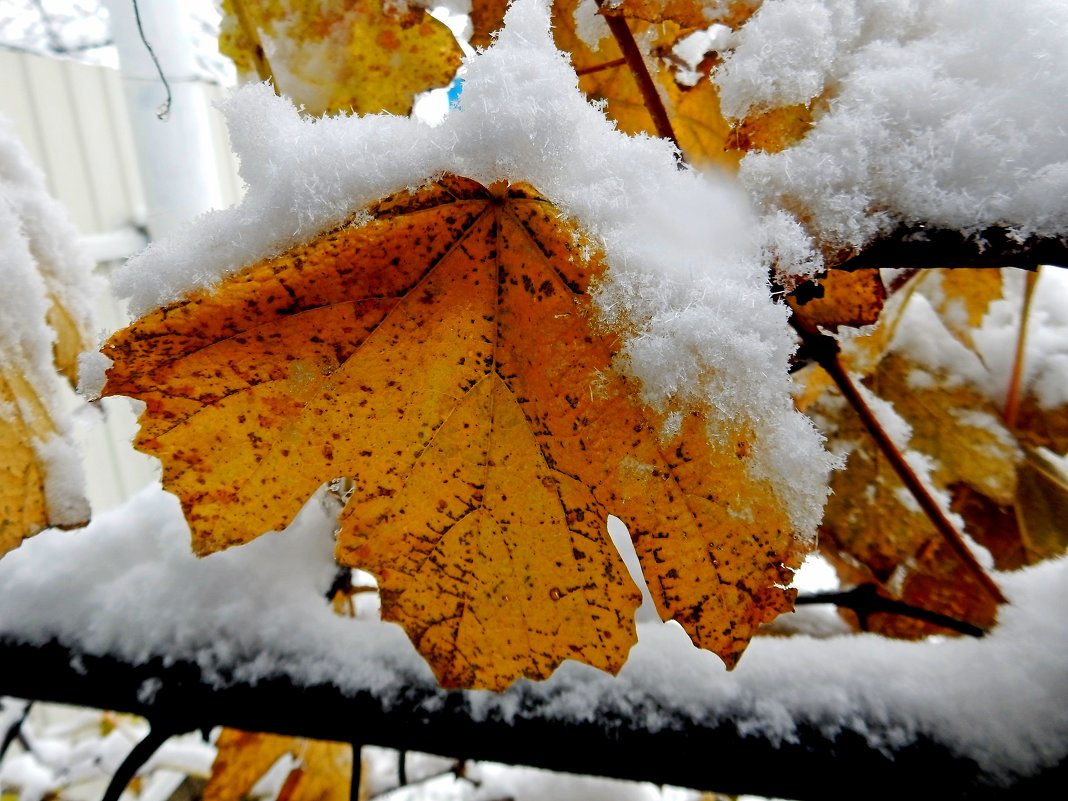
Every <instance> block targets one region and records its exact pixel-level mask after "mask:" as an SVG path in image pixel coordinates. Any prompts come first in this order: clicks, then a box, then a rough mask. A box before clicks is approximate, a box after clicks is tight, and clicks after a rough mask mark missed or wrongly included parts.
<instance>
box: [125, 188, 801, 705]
mask: <svg viewBox="0 0 1068 801" xmlns="http://www.w3.org/2000/svg"><path fill="white" fill-rule="evenodd" d="M367 214H368V217H369V222H366V223H364V224H361V225H348V226H344V227H341V228H338V229H336V230H333V231H330V232H328V233H325V234H322V235H320V236H319V237H318V238H316V239H314V240H313V241H311V242H309V243H308V244H306V245H304V246H299V247H296V248H293V249H291V250H289V251H288V252H286V253H284V254H282V255H281V256H279V257H277V258H275V259H272V260H267V261H264V262H260V263H258V264H254V265H252V266H249V267H247V268H246V269H245V270H243V271H242V272H239V273H237V274H235V275H233V276H231V277H230V278H227V279H225V280H224V281H223V282H222V283H221V284H220V285H219V286H218V287H217V288H216V289H215V290H213V291H210V292H209V291H204V290H201V291H199V292H196V293H194V294H192V295H191V296H189V297H188V298H187V299H185V300H182V301H179V302H177V303H174V304H172V305H170V306H168V307H166V308H163V309H159V310H157V311H154V312H151V313H149V314H147V315H146V316H145V317H143V318H142V319H140V320H139V321H137V322H135V323H134V324H133V325H132V326H130V327H129V328H128V329H126V330H125V331H121V332H119V333H118V334H116V335H115V336H114V337H112V338H111V340H110V341H109V342H108V343H107V344H106V345H105V347H104V353H105V354H106V355H108V356H109V357H111V358H112V359H113V360H114V366H113V367H112V368H111V370H110V371H109V374H108V382H107V385H106V387H105V390H104V394H105V395H127V396H130V397H135V398H138V399H140V400H142V401H144V402H145V403H146V404H147V408H146V411H145V413H144V415H143V417H142V420H141V431H140V433H139V435H138V437H137V440H136V445H137V447H138V448H139V449H141V450H143V451H145V452H146V453H150V454H153V455H155V456H158V457H159V458H160V459H161V460H162V462H163V476H164V483H165V486H166V487H167V488H168V489H170V490H171V491H172V492H174V493H175V494H177V495H178V496H179V498H180V499H181V501H182V505H183V508H184V510H185V513H186V517H187V520H188V521H189V524H190V528H191V530H192V536H193V547H194V550H195V551H196V552H197V553H200V554H207V553H210V552H212V551H216V550H218V549H220V548H224V547H227V546H229V545H234V544H239V543H244V542H247V541H249V540H251V539H253V538H255V537H257V536H258V535H259V534H261V533H262V532H264V531H268V530H271V529H281V528H283V527H285V526H286V525H287V524H288V523H289V522H290V521H291V520H292V519H293V516H294V515H295V514H296V512H297V511H298V510H299V508H300V507H301V505H302V504H303V503H304V501H305V500H306V499H307V498H308V497H309V496H310V495H311V494H312V493H313V492H314V491H315V490H316V488H318V487H319V486H320V485H321V484H323V483H324V482H327V481H330V480H331V479H334V478H335V477H339V476H348V477H351V478H352V480H353V482H354V490H353V492H352V495H351V497H350V498H349V500H348V503H347V506H346V507H345V509H344V510H343V512H342V514H341V527H340V531H339V534H338V542H337V555H338V559H339V561H340V562H341V563H342V564H344V565H347V566H352V567H359V568H362V569H365V570H368V571H370V572H372V573H374V574H375V576H376V577H377V579H378V584H379V587H380V589H381V595H382V616H383V618H385V619H387V620H392V621H396V622H398V623H400V624H401V625H402V626H403V627H404V628H405V629H406V630H407V632H408V634H409V636H410V637H411V639H412V641H413V642H414V643H415V645H416V647H417V648H418V649H419V651H420V652H421V653H422V654H423V655H424V656H425V657H426V658H427V660H428V661H429V662H430V664H431V666H432V668H433V669H434V671H435V673H436V675H437V677H438V679H439V681H440V682H441V683H442V684H443V685H444V686H447V687H458V686H464V687H485V688H494V689H500V688H503V687H506V686H507V685H509V684H510V683H511V682H512V681H514V680H515V679H517V678H520V677H524V676H525V677H532V678H541V677H545V676H548V675H549V674H550V673H551V672H552V671H553V670H554V669H555V668H556V666H557V665H558V664H559V663H560V662H561V661H562V660H564V659H567V658H571V659H577V660H580V661H583V662H586V663H588V664H592V665H595V666H597V667H599V668H603V669H605V670H609V671H612V672H615V671H617V670H618V669H619V668H620V667H621V666H622V664H623V662H624V660H625V659H626V656H627V653H628V650H629V648H630V647H631V645H632V644H633V643H634V639H635V630H634V621H633V615H634V611H635V609H636V607H637V605H638V603H639V601H640V596H639V593H638V590H637V588H636V587H635V586H634V584H633V582H632V580H631V579H630V577H629V575H628V573H627V570H626V568H625V567H624V565H623V562H622V560H621V558H620V556H619V555H618V553H617V552H616V550H615V549H614V547H613V546H612V544H611V542H610V540H609V538H608V535H607V527H606V526H607V517H608V515H609V514H614V515H617V516H618V517H620V518H621V519H623V521H624V522H626V523H627V525H628V526H629V529H630V532H631V537H632V539H633V542H634V545H635V548H636V550H637V553H638V557H639V560H640V562H641V566H642V570H643V571H644V574H645V578H646V581H647V582H648V584H649V587H650V590H651V592H652V595H653V598H654V599H655V601H656V604H657V607H658V609H659V611H660V613H661V615H663V616H664V617H665V618H674V619H676V620H678V621H679V622H680V623H681V624H682V625H683V626H684V628H685V629H686V630H687V631H688V632H689V633H690V635H691V637H692V638H693V640H694V641H695V643H697V644H698V645H699V646H700V647H702V648H706V649H709V650H712V651H714V652H716V653H717V654H719V655H720V656H721V657H722V658H723V660H724V661H725V662H726V663H727V664H728V665H733V664H734V663H735V662H736V661H737V659H738V658H739V656H740V654H741V652H742V651H743V650H744V648H745V646H746V644H747V642H748V640H749V638H750V637H751V635H752V634H753V632H754V631H755V629H756V628H757V627H758V626H759V625H760V624H761V623H763V622H765V621H767V620H770V619H772V618H774V617H775V616H776V615H777V614H778V613H780V612H782V611H785V610H787V609H789V608H790V607H791V604H792V597H793V593H792V591H789V590H784V589H783V585H785V584H787V583H788V582H789V580H790V575H791V570H790V568H792V567H796V566H797V565H798V564H799V562H800V559H801V558H802V556H803V552H802V551H803V548H802V546H801V545H800V544H799V543H798V542H797V541H796V540H795V539H794V538H793V536H792V534H791V525H790V522H789V520H788V518H787V515H786V513H785V511H784V508H783V505H782V504H781V503H780V501H779V498H778V494H777V492H776V490H775V488H774V487H772V486H771V485H770V484H769V483H768V482H767V481H764V480H758V479H756V478H754V477H753V473H754V471H752V470H750V469H749V462H750V454H751V450H752V448H751V442H752V440H753V435H752V433H751V432H750V431H748V430H747V429H745V428H739V429H737V430H720V431H718V432H716V437H715V438H714V441H710V438H709V436H708V428H709V423H708V419H707V418H706V417H705V415H704V414H703V413H702V412H701V411H700V410H695V409H691V410H689V411H687V412H685V413H684V414H680V415H676V416H675V417H674V418H673V419H672V421H671V423H672V424H671V425H668V421H667V419H666V418H665V416H664V415H663V414H661V413H659V412H657V411H655V410H653V409H651V408H649V407H648V406H647V405H645V404H644V403H642V402H641V401H640V400H639V398H638V387H637V386H636V384H635V382H634V381H633V380H628V379H626V378H624V377H623V376H622V375H621V374H619V373H618V372H616V371H615V370H614V369H613V366H612V363H613V358H614V357H615V356H616V354H617V353H618V352H619V348H620V344H619V339H618V337H617V336H616V335H614V334H613V333H612V332H611V331H606V330H603V329H602V328H601V327H600V326H599V325H598V324H597V320H596V317H595V314H596V313H595V311H594V309H593V306H592V303H591V300H590V297H589V295H588V290H589V287H590V285H591V283H592V282H596V281H597V280H598V278H599V277H600V276H601V275H602V273H603V272H604V270H605V264H604V262H603V260H602V259H601V258H600V257H599V256H597V255H596V251H595V250H594V249H593V248H591V247H590V243H589V242H588V241H586V240H585V239H584V238H583V236H582V234H581V232H580V231H579V230H578V229H577V228H576V227H575V225H574V224H573V223H571V222H569V221H568V220H566V219H564V218H563V217H562V216H561V215H560V213H559V212H558V211H557V210H556V209H555V207H554V206H553V205H552V204H551V203H550V202H549V201H548V200H546V199H545V198H544V197H542V196H541V195H539V194H538V192H537V191H536V190H535V189H533V188H531V187H530V186H528V185H525V184H520V183H513V184H511V185H508V184H506V183H504V182H497V183H494V184H492V185H490V186H489V187H485V186H483V185H481V184H479V183H476V182H474V181H471V180H469V179H465V178H459V177H453V176H448V175H447V176H445V177H443V178H442V179H440V180H439V181H436V182H433V183H430V184H428V185H426V186H424V187H423V188H422V189H419V190H418V191H413V192H402V193H400V194H397V195H394V196H391V197H388V198H385V199H383V200H381V201H379V202H378V203H377V204H375V205H373V206H372V207H371V208H370V209H368V210H367ZM755 499H756V500H755Z"/></svg>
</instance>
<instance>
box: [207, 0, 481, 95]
mask: <svg viewBox="0 0 1068 801" xmlns="http://www.w3.org/2000/svg"><path fill="white" fill-rule="evenodd" d="M223 12H224V16H223V24H222V30H221V33H220V35H219V49H220V50H221V51H222V52H223V53H224V54H225V55H227V56H229V57H230V58H231V59H233V61H234V64H235V65H236V66H237V69H238V72H239V73H240V74H241V75H242V76H244V77H248V76H250V75H255V76H256V77H257V78H258V79H259V80H266V79H268V78H270V79H272V80H273V81H274V83H275V86H276V87H277V89H278V91H280V92H282V93H284V94H286V95H288V96H289V97H291V98H293V99H294V100H295V101H296V102H297V103H299V104H301V105H303V107H304V109H305V111H306V112H307V113H309V114H314V115H317V116H319V115H323V114H335V113H337V112H346V113H347V112H355V113H358V114H374V113H378V112H381V111H385V112H389V113H391V114H408V113H409V112H410V111H411V109H412V102H413V100H414V98H415V95H417V94H418V93H420V92H424V91H426V90H428V89H434V88H436V87H440V86H445V85H446V84H448V83H449V81H451V80H452V78H453V76H454V75H455V74H456V70H457V68H458V67H459V66H460V57H461V52H460V48H459V45H458V44H457V42H456V40H455V38H454V37H453V35H452V33H451V31H449V29H448V28H447V27H446V26H445V25H443V24H442V23H440V22H438V21H437V20H436V19H434V18H433V17H431V16H430V15H429V14H428V13H427V12H426V10H425V9H423V8H419V7H416V6H414V5H413V6H411V7H408V6H406V5H405V6H403V7H402V6H400V5H395V4H389V3H385V2H383V0H354V1H353V0H344V1H343V2H342V0H317V1H316V2H305V1H304V0H224V2H223Z"/></svg>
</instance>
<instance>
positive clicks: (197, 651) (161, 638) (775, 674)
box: [0, 488, 1068, 776]
mask: <svg viewBox="0 0 1068 801" xmlns="http://www.w3.org/2000/svg"><path fill="white" fill-rule="evenodd" d="M325 504H326V501H325V500H324V501H322V502H320V501H318V500H317V501H313V502H312V503H310V504H308V506H307V507H306V508H305V510H304V511H303V512H302V514H301V515H300V516H299V517H298V519H297V520H296V521H295V522H294V524H293V525H292V526H291V527H290V529H289V530H287V531H286V532H284V533H281V534H278V533H275V534H268V535H265V536H263V537H261V538H259V539H258V540H256V541H254V542H252V543H249V544H248V545H245V546H242V547H241V548H236V549H232V550H229V551H225V552H222V553H218V554H215V555H212V556H209V557H207V558H205V559H201V560H198V559H197V558H195V557H194V556H193V555H192V554H191V553H190V552H189V545H188V540H189V534H188V530H187V528H186V525H185V522H184V520H183V519H182V514H181V509H180V507H179V504H178V502H177V500H175V499H174V498H173V497H172V496H170V495H168V494H166V493H164V492H162V491H161V490H160V489H159V488H148V489H146V490H144V491H143V492H142V493H141V494H140V495H138V496H136V497H135V498H134V499H133V500H132V501H130V502H129V503H128V504H127V505H126V506H125V507H123V508H120V509H117V510H115V511H114V512H110V513H107V514H105V515H101V516H100V517H98V518H97V519H96V520H95V521H94V522H93V523H92V524H91V525H90V526H89V527H87V528H86V529H83V530H80V531H76V532H62V531H49V532H46V533H44V534H42V535H39V536H38V537H35V538H34V539H32V540H29V541H28V542H27V543H25V544H24V545H23V546H22V547H21V548H20V549H18V550H17V551H15V552H13V553H11V554H9V555H8V556H7V557H6V558H5V559H4V560H3V561H0V637H3V638H14V639H16V640H19V641H23V642H29V643H44V642H47V641H49V640H51V639H53V638H54V639H56V640H58V641H59V642H60V643H61V644H63V645H65V646H67V647H70V648H72V649H76V650H81V651H84V652H87V653H90V654H110V655H113V656H116V657H119V658H121V659H123V660H127V661H130V662H140V661H143V660H146V659H149V658H151V657H153V656H162V657H166V658H168V659H174V660H191V661H194V662H196V663H197V664H199V665H200V666H201V668H202V669H204V670H205V671H206V673H207V675H208V676H209V677H211V676H213V675H214V676H216V678H217V680H218V681H219V682H220V684H221V683H224V682H225V679H224V678H223V677H224V676H229V675H233V676H234V677H235V678H236V679H237V680H243V681H255V680H256V679H258V678H262V677H267V676H272V675H277V674H287V675H289V676H291V677H292V678H293V679H294V681H295V682H296V683H298V684H311V683H319V682H332V683H334V684H336V685H337V686H338V687H339V688H340V689H341V690H342V691H356V690H363V691H370V692H372V693H375V694H376V695H377V696H378V697H380V698H381V699H382V702H383V703H384V705H385V706H386V708H388V707H389V704H390V701H391V699H392V698H396V697H398V696H399V695H400V694H401V693H403V692H405V689H406V688H408V687H411V686H412V685H415V686H423V687H431V686H433V681H434V680H433V677H432V675H431V673H430V670H429V669H428V668H427V667H426V665H425V664H424V663H423V661H422V660H421V659H420V657H419V656H418V655H417V654H416V653H415V651H414V650H413V648H412V646H411V645H410V643H409V642H408V639H407V637H406V636H405V635H404V633H403V631H402V630H401V629H400V628H399V627H398V626H395V625H393V624H388V623H381V622H378V621H372V620H358V619H351V618H343V617H338V616H336V615H335V614H333V612H332V611H331V609H330V606H329V603H328V601H327V600H326V598H325V591H326V588H327V587H329V586H330V584H331V581H332V579H333V576H334V571H335V566H334V562H333V559H332V554H333V546H334V543H333V536H332V531H333V527H334V514H333V513H334V511H335V509H332V508H330V507H329V506H328V505H325ZM996 579H997V581H998V583H999V585H1000V586H1001V587H1002V589H1003V590H1004V592H1005V594H1006V595H1007V596H1008V597H1009V598H1010V601H1011V603H1010V604H1009V605H1007V606H1005V607H1004V608H1003V609H1002V611H1001V622H1000V624H999V625H998V627H997V628H996V629H995V630H994V631H993V632H992V633H991V634H990V635H988V636H987V637H986V638H984V639H982V640H975V639H970V638H959V639H943V640H940V641H927V642H919V643H916V642H904V641H892V640H886V639H883V638H880V637H878V636H875V635H849V636H842V637H837V638H831V639H812V638H809V637H805V636H795V637H791V638H786V639H783V638H778V637H769V638H760V637H758V638H757V639H756V640H755V641H754V642H753V643H752V645H750V647H749V650H748V651H747V652H746V654H745V657H744V658H743V659H742V661H741V663H740V664H739V666H738V667H737V669H736V670H735V671H734V672H732V673H727V672H726V670H725V669H724V668H723V666H722V664H721V663H720V661H719V660H718V659H717V658H716V657H715V656H714V655H713V654H710V653H707V652H702V651H698V650H697V649H695V648H694V647H693V646H692V645H691V644H690V642H689V640H688V638H687V637H686V635H685V633H684V632H683V631H682V629H681V628H679V627H678V626H677V625H676V624H674V623H659V622H649V621H648V619H647V618H646V622H642V623H639V627H638V631H639V642H638V645H637V646H635V648H634V649H633V651H632V652H631V655H630V659H629V661H628V662H627V664H626V665H625V667H624V668H623V670H622V672H621V673H620V675H619V676H618V677H611V676H609V675H607V674H604V673H601V672H599V671H596V670H594V669H593V668H589V667H587V666H584V665H579V664H577V663H573V662H567V663H565V664H564V665H563V667H561V668H560V670H558V671H557V673H556V675H555V676H554V677H553V678H552V679H550V680H549V681H547V682H543V683H540V684H533V683H527V682H521V683H520V684H519V685H518V686H517V688H516V689H515V691H513V692H512V693H510V694H508V695H506V696H494V695H492V694H489V693H468V694H467V698H468V701H469V702H470V703H471V704H472V707H473V710H474V714H475V716H476V717H477V716H479V715H482V714H490V712H491V710H494V712H495V713H497V712H502V711H503V712H504V713H505V714H507V713H508V709H510V708H511V707H509V706H508V704H509V703H513V704H514V712H515V714H521V712H520V706H521V705H520V702H519V698H520V696H527V697H529V696H533V697H534V698H535V699H536V700H537V702H538V703H540V704H541V705H543V706H545V707H546V708H547V709H548V714H550V715H552V716H555V717H559V718H560V720H561V721H567V720H594V719H597V718H598V717H599V716H600V715H602V714H604V713H605V712H606V711H616V712H619V713H621V714H623V715H626V716H628V717H631V718H632V719H634V720H635V723H636V725H640V726H645V727H647V728H650V729H652V730H654V731H655V730H657V729H659V728H663V727H670V726H672V725H673V722H674V724H675V725H677V722H678V720H679V719H680V718H681V719H683V720H685V719H693V720H698V721H710V720H715V719H718V718H730V719H733V720H736V721H738V722H739V723H740V725H741V728H742V730H743V732H747V733H751V734H753V735H755V736H765V737H769V738H771V739H772V740H774V741H791V740H793V739H794V738H796V737H797V734H798V730H799V728H800V727H802V726H805V725H813V726H816V727H818V728H819V729H820V730H821V731H823V732H825V733H827V734H828V735H833V734H834V733H836V732H839V731H842V730H847V729H848V730H853V731H858V732H860V733H861V734H863V735H865V736H866V737H867V738H868V739H869V741H870V742H871V743H872V744H873V745H874V746H876V747H880V746H887V747H897V746H901V745H903V744H906V743H909V742H911V741H912V740H913V739H914V738H916V737H917V736H921V735H923V736H927V737H931V738H933V739H935V740H937V741H939V742H943V743H946V744H948V745H949V746H950V747H952V748H955V749H956V750H958V751H959V753H960V754H962V755H963V756H967V757H971V758H973V759H975V760H977V761H978V762H979V764H981V765H983V766H984V767H985V768H987V769H988V770H989V771H991V772H993V773H995V774H1000V775H1006V776H1007V775H1009V774H1016V773H1019V774H1026V773H1028V772H1031V771H1034V770H1036V769H1038V768H1040V767H1043V766H1048V765H1051V764H1053V763H1055V762H1056V761H1057V760H1060V759H1063V758H1064V757H1065V755H1066V754H1068V708H1066V707H1065V705H1064V703H1063V702H1064V699H1065V698H1068V627H1065V626H1064V623H1063V621H1064V617H1065V615H1066V614H1068V558H1062V559H1059V560H1055V561H1050V562H1046V563H1043V564H1041V565H1038V566H1035V567H1032V568H1028V569H1026V570H1022V571H1018V572H1014V573H1006V574H1000V575H997V577H996ZM517 694H518V695H517ZM524 705H525V702H524ZM992 721H996V725H994V724H992Z"/></svg>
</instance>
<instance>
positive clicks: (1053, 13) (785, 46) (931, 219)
mask: <svg viewBox="0 0 1068 801" xmlns="http://www.w3.org/2000/svg"><path fill="white" fill-rule="evenodd" d="M1063 30H1068V5H1065V4H1064V3H1063V2H1060V0H1019V2H1015V3H1012V4H1008V5H1007V4H1005V3H1003V2H1000V0H944V2H938V3H916V2H914V1H913V0H880V2H875V0H767V2H765V3H763V5H762V6H761V8H760V10H759V11H758V12H757V13H756V15H754V17H753V18H752V19H751V20H750V21H749V22H748V23H747V24H746V25H745V26H744V28H742V29H741V30H740V31H739V32H738V35H737V47H736V49H735V50H734V51H733V52H731V53H729V54H727V55H726V59H725V63H724V64H723V65H722V66H721V67H720V68H719V69H718V70H717V71H716V73H715V74H714V80H715V81H716V83H717V84H718V86H719V88H720V92H721V97H722V102H723V109H724V112H725V113H726V114H727V115H729V116H733V117H737V118H742V117H745V116H747V115H749V114H753V113H759V112H761V111H764V110H766V109H768V108H773V107H778V106H783V105H790V104H805V105H813V107H814V108H815V109H816V123H815V126H814V127H813V128H812V129H811V130H810V131H809V132H808V134H807V135H806V136H805V138H804V139H803V140H802V141H801V142H800V143H798V144H796V145H795V146H793V147H790V148H787V149H786V150H784V151H782V152H780V153H776V154H767V153H752V154H749V155H748V156H746V158H745V159H743V161H742V167H741V178H742V180H743V182H744V183H745V184H746V185H747V186H748V187H749V189H750V191H751V192H752V193H753V195H754V197H755V198H756V199H757V200H758V202H760V203H761V204H764V205H765V206H766V207H767V208H768V209H771V208H776V207H784V208H790V209H791V210H796V209H797V207H798V206H800V207H802V208H803V210H804V214H805V215H806V219H805V222H806V223H807V224H808V225H809V226H810V227H811V230H812V231H813V233H815V234H816V235H817V237H818V238H819V239H821V240H822V241H823V242H824V243H825V244H827V245H828V246H829V247H832V248H838V247H861V246H863V245H865V244H866V243H867V242H868V241H870V240H871V239H872V238H874V237H875V236H877V235H880V234H885V233H887V232H889V231H891V230H893V229H894V228H895V227H896V226H897V225H899V224H902V223H904V224H912V223H920V222H926V223H927V224H930V225H934V226H939V227H945V228H950V229H957V230H961V231H964V232H968V233H971V232H975V231H978V230H981V229H982V228H985V227H989V226H1006V227H1009V228H1011V229H1013V230H1015V231H1017V232H1018V233H1019V234H1020V235H1021V236H1027V235H1030V234H1039V235H1050V234H1055V233H1063V232H1065V230H1066V228H1065V220H1066V219H1068V155H1066V154H1068V103H1065V102H1064V100H1065V97H1066V96H1068V76H1066V73H1065V71H1064V70H1063V69H1061V68H1060V66H1059V65H1062V64H1064V62H1065V61H1066V59H1068V40H1066V39H1065V37H1063V36H1057V35H1051V32H1053V31H1063Z"/></svg>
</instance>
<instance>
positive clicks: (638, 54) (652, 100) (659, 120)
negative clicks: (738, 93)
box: [596, 0, 682, 153]
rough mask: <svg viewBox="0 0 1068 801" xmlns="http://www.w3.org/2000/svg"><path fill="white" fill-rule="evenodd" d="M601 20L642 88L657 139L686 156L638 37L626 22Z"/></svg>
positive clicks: (601, 0)
mask: <svg viewBox="0 0 1068 801" xmlns="http://www.w3.org/2000/svg"><path fill="white" fill-rule="evenodd" d="M596 2H597V7H598V8H602V7H603V5H604V0H596ZM601 16H602V17H603V19H604V21H605V22H606V23H608V29H609V30H610V31H611V32H612V36H614V37H615V40H616V44H618V45H619V49H620V50H621V51H622V52H623V59H624V60H625V61H626V62H627V66H628V67H630V71H631V73H632V74H633V75H634V80H635V81H636V82H637V84H638V91H639V92H641V96H642V103H644V104H645V108H646V110H647V111H648V112H649V115H650V116H651V117H652V118H653V127H654V128H656V134H657V136H659V137H661V138H663V139H667V140H668V141H669V142H671V143H672V144H674V145H675V147H676V148H677V149H678V151H679V153H682V148H681V147H679V140H678V137H676V136H675V129H674V128H673V127H672V125H671V119H670V118H669V117H668V113H667V109H666V108H664V101H663V99H662V98H661V97H660V92H659V91H657V88H656V82H655V81H653V76H652V75H650V74H649V67H648V65H647V64H646V63H645V58H644V57H643V56H642V51H641V49H640V48H639V47H638V43H637V42H635V41H634V34H633V33H631V31H630V27H629V26H628V25H627V21H626V19H624V18H623V17H617V16H614V15H611V14H602V15H601Z"/></svg>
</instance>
